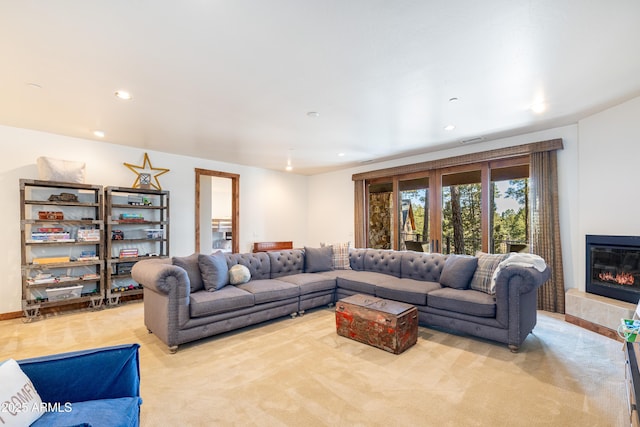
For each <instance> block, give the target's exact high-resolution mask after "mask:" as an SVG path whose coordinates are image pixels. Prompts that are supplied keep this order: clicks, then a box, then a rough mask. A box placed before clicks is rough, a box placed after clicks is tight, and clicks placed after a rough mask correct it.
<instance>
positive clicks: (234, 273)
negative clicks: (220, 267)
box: [229, 264, 251, 285]
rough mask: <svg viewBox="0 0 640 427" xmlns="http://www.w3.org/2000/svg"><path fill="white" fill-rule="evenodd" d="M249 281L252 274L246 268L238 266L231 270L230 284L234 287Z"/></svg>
mask: <svg viewBox="0 0 640 427" xmlns="http://www.w3.org/2000/svg"><path fill="white" fill-rule="evenodd" d="M249 280H251V272H250V271H249V269H248V268H247V267H246V266H244V265H242V264H236V265H234V266H233V267H231V268H230V269H229V283H231V284H232V285H242V284H243V283H247V282H248V281H249Z"/></svg>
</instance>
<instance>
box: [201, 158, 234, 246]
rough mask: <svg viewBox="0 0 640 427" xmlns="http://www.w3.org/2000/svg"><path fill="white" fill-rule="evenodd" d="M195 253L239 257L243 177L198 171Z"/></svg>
mask: <svg viewBox="0 0 640 427" xmlns="http://www.w3.org/2000/svg"><path fill="white" fill-rule="evenodd" d="M195 176H196V183H195V188H196V206H195V215H196V217H195V224H196V227H195V228H196V229H195V242H196V245H195V246H196V247H195V251H196V252H197V253H204V254H210V253H212V252H214V251H217V250H222V251H224V252H233V253H238V252H239V249H240V245H239V229H240V227H239V223H240V221H239V218H240V211H239V200H240V175H238V174H232V173H226V172H220V171H213V170H208V169H198V168H196V169H195Z"/></svg>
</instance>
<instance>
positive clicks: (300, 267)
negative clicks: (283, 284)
mask: <svg viewBox="0 0 640 427" xmlns="http://www.w3.org/2000/svg"><path fill="white" fill-rule="evenodd" d="M267 254H268V255H269V259H270V261H271V278H272V279H275V278H277V277H281V276H288V275H290V274H299V273H304V252H303V251H302V250H301V249H293V250H289V251H280V252H267Z"/></svg>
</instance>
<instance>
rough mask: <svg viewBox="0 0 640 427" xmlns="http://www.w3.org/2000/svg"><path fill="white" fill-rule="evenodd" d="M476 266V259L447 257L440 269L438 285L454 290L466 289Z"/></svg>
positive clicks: (458, 256)
mask: <svg viewBox="0 0 640 427" xmlns="http://www.w3.org/2000/svg"><path fill="white" fill-rule="evenodd" d="M477 266H478V258H476V257H473V256H469V255H449V256H448V257H447V260H446V261H445V263H444V267H443V268H442V274H441V275H440V284H441V285H442V286H448V287H450V288H455V289H468V288H469V284H470V283H471V279H472V278H473V275H474V273H475V272H476V267H477Z"/></svg>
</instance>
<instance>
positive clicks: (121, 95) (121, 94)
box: [116, 90, 131, 101]
mask: <svg viewBox="0 0 640 427" xmlns="http://www.w3.org/2000/svg"><path fill="white" fill-rule="evenodd" d="M116 96H117V97H118V98H120V99H124V100H125V101H128V100H130V99H131V94H130V93H129V92H127V91H126V90H117V91H116Z"/></svg>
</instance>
